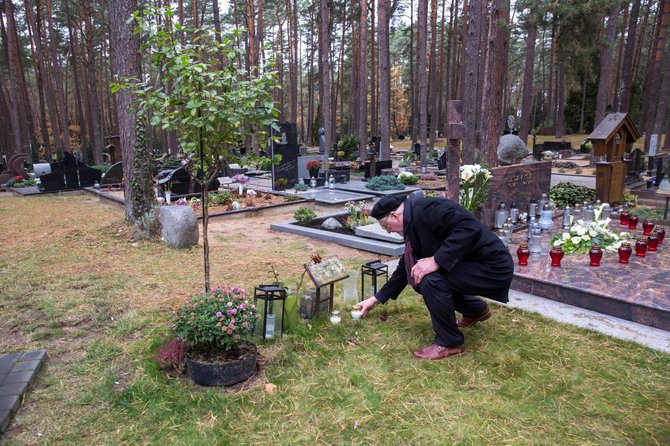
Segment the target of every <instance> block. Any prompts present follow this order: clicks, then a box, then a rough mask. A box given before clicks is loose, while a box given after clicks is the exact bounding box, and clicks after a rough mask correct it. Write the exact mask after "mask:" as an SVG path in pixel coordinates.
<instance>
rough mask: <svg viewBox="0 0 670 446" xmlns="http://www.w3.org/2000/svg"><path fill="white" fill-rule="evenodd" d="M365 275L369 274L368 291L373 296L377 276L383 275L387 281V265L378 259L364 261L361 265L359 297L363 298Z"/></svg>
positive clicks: (364, 294)
mask: <svg viewBox="0 0 670 446" xmlns="http://www.w3.org/2000/svg"><path fill="white" fill-rule="evenodd" d="M365 276H370V279H371V282H372V283H371V284H370V292H371V294H372V295H373V296H374V295H375V294H377V278H379V277H384V278H385V279H386V281H388V277H389V267H388V265H387V264H385V263H382V262H381V261H380V260H373V261H372V262H368V263H364V264H363V265H362V266H361V298H365V296H366V293H365Z"/></svg>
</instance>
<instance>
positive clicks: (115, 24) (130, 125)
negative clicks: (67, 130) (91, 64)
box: [108, 0, 153, 222]
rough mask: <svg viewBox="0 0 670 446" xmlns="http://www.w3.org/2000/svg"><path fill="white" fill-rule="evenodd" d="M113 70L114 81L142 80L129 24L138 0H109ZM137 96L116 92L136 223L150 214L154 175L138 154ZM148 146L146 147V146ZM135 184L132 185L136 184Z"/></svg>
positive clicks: (128, 211)
mask: <svg viewBox="0 0 670 446" xmlns="http://www.w3.org/2000/svg"><path fill="white" fill-rule="evenodd" d="M108 8H109V9H108V11H109V23H110V35H109V37H110V42H111V47H112V52H111V69H112V75H113V77H114V79H115V80H120V79H123V78H133V79H138V80H139V79H141V72H140V63H141V55H140V41H139V36H138V35H134V34H133V33H132V31H133V27H134V25H133V23H127V20H128V18H129V17H130V16H131V14H132V12H133V11H134V10H136V9H137V0H108ZM135 101H136V99H135V97H134V96H133V95H132V94H131V93H129V92H127V91H125V90H120V91H118V92H117V93H116V103H117V119H118V123H119V138H120V141H121V154H122V157H123V176H124V179H125V181H124V188H125V190H124V192H125V196H126V197H130V199H127V200H126V202H125V215H126V220H128V221H130V222H135V221H137V219H139V218H140V217H142V216H143V215H144V214H145V213H147V212H148V211H149V210H150V209H151V207H152V205H153V193H152V192H153V191H152V185H153V184H152V177H151V173H150V170H149V169H146V168H145V169H141V168H138V164H139V163H137V162H136V161H137V160H136V155H137V156H138V157H142V156H146V153H139V154H136V150H135V148H136V145H137V144H136V143H137V134H136V125H137V122H138V119H137V114H136V111H135V107H134V103H135ZM144 149H146V147H145V148H144ZM147 174H148V175H147ZM134 184H135V185H136V187H133V185H134Z"/></svg>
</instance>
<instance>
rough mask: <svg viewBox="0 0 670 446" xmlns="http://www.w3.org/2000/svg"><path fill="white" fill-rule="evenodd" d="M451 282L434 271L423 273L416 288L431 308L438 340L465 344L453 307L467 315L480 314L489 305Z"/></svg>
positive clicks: (453, 343) (445, 345)
mask: <svg viewBox="0 0 670 446" xmlns="http://www.w3.org/2000/svg"><path fill="white" fill-rule="evenodd" d="M449 282H450V281H449V280H448V278H447V276H446V275H444V274H441V273H440V272H434V273H431V274H429V275H427V276H426V277H424V278H423V280H421V283H420V284H419V286H418V287H417V288H415V290H416V291H417V292H419V293H420V294H421V295H422V296H423V301H424V302H425V304H426V307H428V311H429V312H430V319H431V322H432V324H433V330H434V331H435V343H436V344H437V345H441V346H443V347H456V346H458V345H461V344H463V342H464V341H465V336H463V333H462V332H461V330H460V329H459V328H458V325H456V314H455V313H454V311H458V312H459V313H461V314H463V315H464V316H467V317H473V316H477V315H479V314H481V313H482V312H483V311H484V310H485V309H486V302H484V301H483V300H482V299H480V298H479V297H476V296H473V295H470V294H464V293H461V292H458V291H456V290H455V289H454V288H453V284H452V286H450V283H449Z"/></svg>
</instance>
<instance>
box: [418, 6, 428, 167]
mask: <svg viewBox="0 0 670 446" xmlns="http://www.w3.org/2000/svg"><path fill="white" fill-rule="evenodd" d="M427 27H428V0H419V5H418V7H417V12H416V28H417V32H416V40H417V42H416V73H417V75H416V80H417V83H418V86H419V88H418V98H417V99H418V100H417V104H418V106H419V108H418V112H419V128H418V133H419V134H418V135H417V139H418V140H419V142H420V144H421V165H422V166H425V165H426V149H427V144H426V129H427V121H428V74H427V73H426V71H427V67H426V65H427V61H426V56H427V54H426V51H427V34H428V33H427V31H428V30H427Z"/></svg>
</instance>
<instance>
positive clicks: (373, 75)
mask: <svg viewBox="0 0 670 446" xmlns="http://www.w3.org/2000/svg"><path fill="white" fill-rule="evenodd" d="M370 2H371V3H372V5H371V8H370V14H371V16H370V70H369V72H370V135H371V136H373V137H376V136H379V127H378V122H379V118H378V116H377V110H378V104H377V98H378V90H377V74H378V71H377V62H376V60H375V59H376V57H377V55H376V53H377V50H376V49H375V38H376V30H375V0H370ZM377 156H379V154H377Z"/></svg>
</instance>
